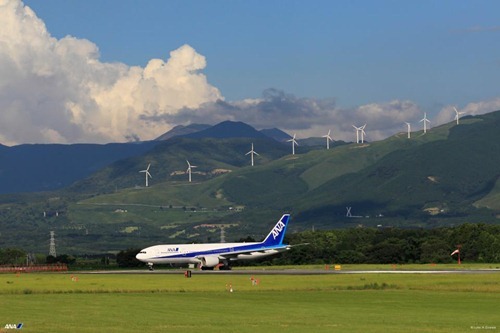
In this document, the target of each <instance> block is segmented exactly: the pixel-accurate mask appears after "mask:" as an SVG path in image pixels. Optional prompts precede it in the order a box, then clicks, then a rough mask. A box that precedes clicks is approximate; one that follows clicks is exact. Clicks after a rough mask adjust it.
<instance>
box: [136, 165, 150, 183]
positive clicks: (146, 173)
mask: <svg viewBox="0 0 500 333" xmlns="http://www.w3.org/2000/svg"><path fill="white" fill-rule="evenodd" d="M150 166H151V163H149V164H148V167H147V168H146V169H144V170H141V171H139V172H144V175H145V176H146V187H148V186H149V184H148V177H149V178H153V177H151V174H150V173H149V167H150Z"/></svg>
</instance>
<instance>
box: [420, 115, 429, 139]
mask: <svg viewBox="0 0 500 333" xmlns="http://www.w3.org/2000/svg"><path fill="white" fill-rule="evenodd" d="M420 121H423V122H424V134H425V133H427V123H430V120H429V119H427V112H424V118H422V120H420Z"/></svg>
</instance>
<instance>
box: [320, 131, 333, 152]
mask: <svg viewBox="0 0 500 333" xmlns="http://www.w3.org/2000/svg"><path fill="white" fill-rule="evenodd" d="M322 138H326V149H330V141H332V142H333V140H332V137H331V136H330V130H328V134H327V135H323V136H322Z"/></svg>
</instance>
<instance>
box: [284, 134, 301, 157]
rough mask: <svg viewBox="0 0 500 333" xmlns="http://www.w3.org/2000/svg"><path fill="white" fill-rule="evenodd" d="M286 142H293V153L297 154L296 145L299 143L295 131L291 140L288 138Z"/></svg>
mask: <svg viewBox="0 0 500 333" xmlns="http://www.w3.org/2000/svg"><path fill="white" fill-rule="evenodd" d="M286 142H291V143H292V155H295V145H297V146H298V145H299V144H298V143H297V140H295V133H293V138H291V139H290V140H287V141H286Z"/></svg>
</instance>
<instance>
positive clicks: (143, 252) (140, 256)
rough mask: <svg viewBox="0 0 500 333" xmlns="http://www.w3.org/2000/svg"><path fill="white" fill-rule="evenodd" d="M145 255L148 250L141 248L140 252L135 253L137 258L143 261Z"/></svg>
mask: <svg viewBox="0 0 500 333" xmlns="http://www.w3.org/2000/svg"><path fill="white" fill-rule="evenodd" d="M145 255H146V251H144V250H141V252H139V253H137V254H136V255H135V258H136V259H137V260H141V261H142V260H144V257H145Z"/></svg>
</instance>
